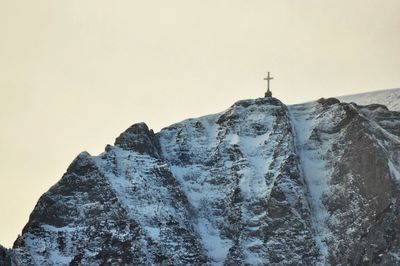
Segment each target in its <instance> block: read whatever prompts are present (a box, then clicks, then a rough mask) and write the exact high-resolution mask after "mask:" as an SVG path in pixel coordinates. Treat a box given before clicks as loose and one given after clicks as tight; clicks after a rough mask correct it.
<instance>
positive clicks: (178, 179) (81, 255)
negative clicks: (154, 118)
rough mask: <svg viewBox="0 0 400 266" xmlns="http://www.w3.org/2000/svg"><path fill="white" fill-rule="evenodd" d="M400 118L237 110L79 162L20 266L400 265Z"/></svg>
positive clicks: (253, 107) (49, 205) (30, 229)
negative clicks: (101, 265) (49, 265)
mask: <svg viewBox="0 0 400 266" xmlns="http://www.w3.org/2000/svg"><path fill="white" fill-rule="evenodd" d="M399 154H400V113H399V112H393V111H390V110H388V109H386V108H383V107H382V106H378V105H369V106H361V105H356V104H348V103H344V102H339V100H338V99H335V98H328V99H320V100H318V101H317V102H310V103H305V104H298V105H292V106H286V105H284V104H283V103H282V102H280V101H279V100H278V99H276V98H272V97H267V98H259V99H253V100H241V101H238V102H236V103H234V104H233V105H232V106H231V107H230V108H228V109H227V110H226V111H224V112H221V113H218V114H212V115H207V116H203V117H199V118H194V119H187V120H184V121H182V122H180V123H177V124H174V125H171V126H169V127H166V128H163V129H162V130H161V131H160V132H158V133H156V134H155V133H154V132H153V131H152V130H150V129H149V128H148V126H147V125H146V124H145V123H138V124H134V125H132V126H131V127H129V128H128V129H127V130H126V131H124V132H123V133H122V134H121V135H120V136H119V137H117V139H116V141H115V146H111V145H108V146H107V147H106V152H104V153H102V154H100V155H98V156H91V155H90V154H89V153H87V152H83V153H81V154H80V155H78V156H77V158H76V159H75V160H74V161H73V162H72V164H71V166H70V167H69V168H68V170H67V172H66V173H65V174H64V176H63V177H62V178H61V180H60V181H59V182H58V183H57V184H56V185H54V186H53V187H52V188H50V190H49V191H48V192H46V193H45V194H44V195H43V196H42V197H41V198H40V199H39V201H38V203H37V205H36V207H35V209H34V211H33V212H32V214H31V216H30V219H29V222H28V224H27V225H26V226H25V228H24V230H23V234H22V235H21V236H20V237H19V238H18V241H17V242H18V244H16V245H15V246H14V247H13V249H12V250H9V251H8V250H5V249H1V248H0V263H1V262H2V260H3V261H5V260H6V259H7V261H12V263H14V264H13V265H35V264H36V265H47V264H57V265H99V264H107V265H124V264H125V265H132V264H135V265H138V264H139V265H164V264H165V265H242V264H246V265H259V264H268V265H345V264H351V265H358V264H359V265H362V264H367V265H368V264H378V263H381V264H385V265H396V264H399V263H400V260H399V258H400V241H397V240H398V239H400V218H399V217H400V216H399V211H398V210H399V209H400V205H399V204H400V200H399V199H400V188H399V182H400V164H399Z"/></svg>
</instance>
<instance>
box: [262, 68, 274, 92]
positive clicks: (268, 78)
mask: <svg viewBox="0 0 400 266" xmlns="http://www.w3.org/2000/svg"><path fill="white" fill-rule="evenodd" d="M271 79H274V78H273V77H270V76H269V72H268V77H266V78H264V80H266V81H267V83H268V91H269V81H270V80H271Z"/></svg>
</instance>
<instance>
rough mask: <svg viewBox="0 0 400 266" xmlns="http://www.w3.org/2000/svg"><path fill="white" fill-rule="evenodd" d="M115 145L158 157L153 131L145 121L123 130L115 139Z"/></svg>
mask: <svg viewBox="0 0 400 266" xmlns="http://www.w3.org/2000/svg"><path fill="white" fill-rule="evenodd" d="M115 146H118V147H121V148H123V149H126V150H134V151H137V152H139V153H141V154H148V155H151V156H154V157H159V155H158V151H157V147H156V143H155V135H154V132H153V130H149V128H148V127H147V125H146V124H145V123H138V124H134V125H132V126H131V127H129V128H128V129H127V130H125V132H123V133H122V134H121V135H119V137H118V138H117V139H116V140H115Z"/></svg>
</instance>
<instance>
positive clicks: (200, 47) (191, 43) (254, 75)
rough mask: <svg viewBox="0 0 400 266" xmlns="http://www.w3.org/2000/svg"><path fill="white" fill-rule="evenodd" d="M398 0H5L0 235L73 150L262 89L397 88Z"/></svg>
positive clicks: (304, 95) (4, 238)
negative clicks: (141, 124) (267, 78)
mask: <svg viewBox="0 0 400 266" xmlns="http://www.w3.org/2000/svg"><path fill="white" fill-rule="evenodd" d="M399 13H400V1H398V0H384V1H382V0H335V1H333V0H326V1H320V0H302V1H294V0H290V1H289V0H241V1H238V0H212V1H211V0H202V1H192V0H182V1H178V0H169V1H154V0H149V1H136V0H118V1H105V0H68V1H61V0H41V1H28V0H24V1H23V0H17V1H6V0H0V124H1V130H0V215H1V216H0V217H1V218H0V244H2V245H4V246H6V247H11V245H12V243H13V241H14V240H15V239H16V237H17V235H18V234H20V233H21V230H22V228H23V226H24V225H25V224H26V222H27V221H28V219H29V214H30V212H31V211H32V210H33V208H34V206H35V204H36V202H37V200H38V199H39V197H40V196H41V195H42V194H43V193H44V192H46V191H47V190H48V189H49V188H50V186H52V185H53V184H55V183H56V182H57V181H58V180H59V179H60V178H61V176H62V175H63V173H64V172H65V170H66V169H67V167H68V165H69V164H70V163H71V162H72V160H73V159H74V158H75V156H76V155H77V154H79V153H80V152H81V151H84V150H86V151H88V152H90V153H91V154H93V155H97V154H99V153H101V152H102V151H103V150H104V147H105V146H106V144H108V143H110V144H112V143H114V140H115V138H116V137H117V136H118V135H119V134H120V133H121V132H122V131H124V130H125V129H126V128H128V127H129V126H130V125H132V124H134V123H137V122H142V121H144V122H146V123H147V125H148V126H149V127H150V128H153V129H154V130H155V131H159V130H160V129H161V128H163V127H165V126H168V125H170V124H172V123H174V122H178V121H181V120H183V119H186V118H189V117H197V116H202V115H206V114H211V113H216V112H220V111H223V110H225V109H226V108H228V107H229V106H230V105H232V104H233V103H234V102H235V101H237V100H240V99H248V98H257V97H262V96H263V95H264V92H265V90H266V84H265V81H264V80H263V78H264V77H265V76H266V74H267V72H268V71H270V72H271V74H272V75H273V76H274V80H272V82H271V89H272V92H273V94H274V96H275V97H277V98H279V99H280V100H281V101H282V102H284V103H287V104H293V103H300V102H305V101H309V100H313V99H318V98H320V97H331V96H339V95H347V94H353V93H360V92H366V91H373V90H379V89H388V88H397V87H400V73H399V72H400V50H399V47H400V16H399V15H398V14H399Z"/></svg>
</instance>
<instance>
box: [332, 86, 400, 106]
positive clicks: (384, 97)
mask: <svg viewBox="0 0 400 266" xmlns="http://www.w3.org/2000/svg"><path fill="white" fill-rule="evenodd" d="M336 98H338V99H339V100H340V101H343V102H355V103H356V104H359V105H368V104H382V105H385V106H386V107H387V108H388V109H389V110H392V111H400V88H397V89H387V90H379V91H372V92H365V93H358V94H352V95H344V96H339V97H336Z"/></svg>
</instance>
